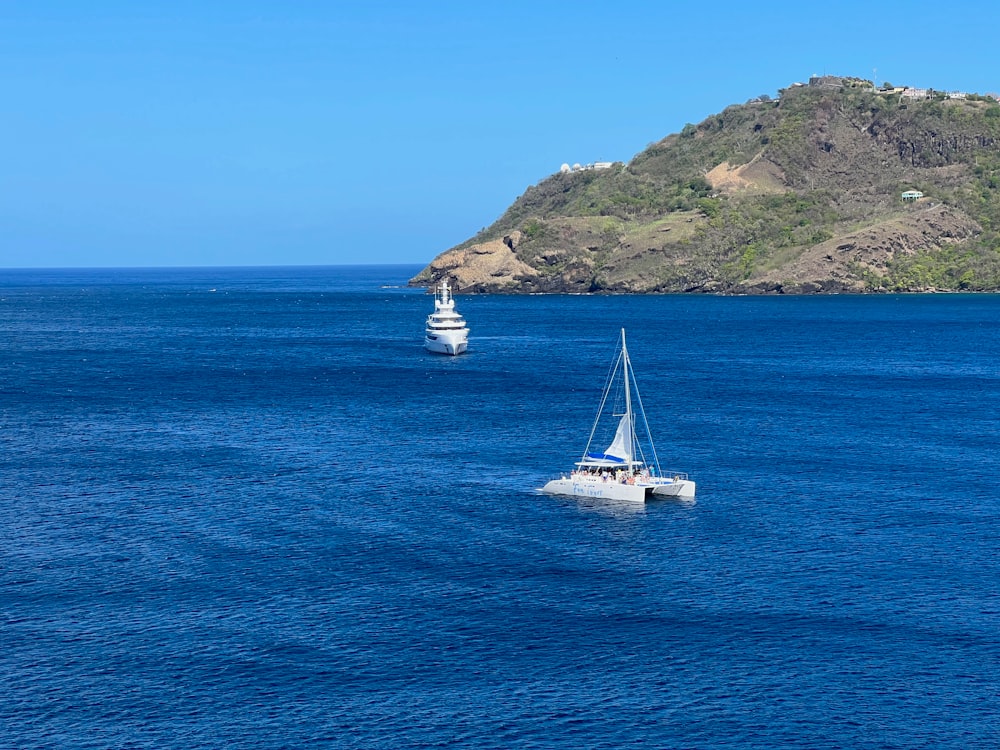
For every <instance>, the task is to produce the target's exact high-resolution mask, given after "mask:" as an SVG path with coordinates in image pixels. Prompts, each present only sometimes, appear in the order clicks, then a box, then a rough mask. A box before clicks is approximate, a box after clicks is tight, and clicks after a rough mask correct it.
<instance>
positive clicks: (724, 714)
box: [0, 269, 1000, 748]
mask: <svg viewBox="0 0 1000 750" xmlns="http://www.w3.org/2000/svg"><path fill="white" fill-rule="evenodd" d="M411 271H413V270H412V269H407V270H406V272H405V273H404V272H403V271H402V270H401V269H382V270H379V269H364V270H360V269H359V270H357V272H356V273H353V275H352V272H350V271H348V272H342V271H339V270H338V271H337V272H336V273H334V272H332V271H331V270H330V269H298V270H295V269H282V270H281V271H280V272H278V273H275V272H274V271H273V270H266V271H265V270H245V269H244V270H225V271H224V272H219V274H217V275H216V278H215V279H214V281H213V280H212V279H210V278H209V276H211V274H207V272H204V271H203V270H197V271H191V272H188V271H183V270H170V271H162V272H160V271H152V270H149V271H141V272H136V274H135V276H134V277H132V276H128V275H126V276H125V277H120V276H115V275H113V274H110V275H109V272H100V273H97V272H95V273H96V274H97V275H94V274H90V273H89V272H71V273H70V274H68V275H60V274H59V273H57V272H41V271H39V272H32V273H33V275H31V276H30V278H27V280H25V278H24V277H22V278H21V279H20V280H18V279H15V280H14V281H4V282H3V284H2V285H0V300H2V302H0V313H2V316H0V330H2V334H3V338H2V339H0V341H2V348H0V357H2V359H3V363H4V367H3V371H2V377H0V415H2V418H3V428H4V429H3V431H2V432H0V448H2V452H0V469H2V476H3V484H2V486H0V500H2V502H0V521H2V523H0V617H2V633H3V643H4V648H3V649H2V651H0V667H2V671H3V674H4V675H5V679H6V686H7V689H6V690H5V692H4V695H3V696H2V697H0V746H11V747H81V748H105V747H157V748H170V747H184V748H190V747H213V748H214V747H224V746H239V747H256V748H276V747H289V746H303V745H312V746H319V747H345V748H362V747H370V748H383V747H385V748H397V747H434V746H459V747H473V748H475V747H498V746H518V747H539V748H549V747H553V746H573V747H594V748H612V747H613V748H619V747H623V746H650V747H733V748H765V747H766V748H771V747H775V746H798V747H817V748H821V747H831V748H832V747H873V748H875V747H886V748H892V747H899V748H912V747H935V748H937V747H955V748H958V747H961V748H965V747H986V746H990V745H991V743H993V741H994V738H995V736H996V733H997V729H998V727H997V721H996V716H997V715H998V711H997V709H998V708H1000V706H998V695H997V690H996V685H997V684H998V677H1000V674H998V666H997V665H998V656H1000V639H998V637H997V635H996V633H997V618H998V616H1000V606H998V599H997V596H996V586H995V581H996V580H997V579H998V573H1000V570H998V563H997V562H996V561H997V559H998V556H997V552H998V547H1000V539H998V532H997V531H996V529H997V528H998V525H997V516H998V505H997V486H998V483H997V479H996V477H997V475H998V468H1000V467H998V463H1000V461H998V459H997V457H996V452H995V449H994V446H995V445H996V442H997V437H998V435H997V432H998V427H997V424H998V423H997V419H996V414H997V407H998V403H997V400H998V396H997V395H996V394H997V392H998V390H997V387H996V386H997V380H998V371H997V366H996V364H995V363H996V362H997V361H1000V360H998V354H1000V352H998V349H1000V338H998V333H997V324H996V322H995V321H996V320H997V319H998V316H997V312H998V303H1000V300H998V298H996V297H993V296H965V295H951V296H947V297H918V296H899V297H878V298H868V297H863V298H862V297H831V298H784V299H780V298H768V299H757V298H714V297H696V298H689V297H648V298H647V297H641V298H636V297H559V296H546V297H531V298H524V297H462V296H460V297H459V298H458V307H459V309H460V310H461V311H462V312H463V314H464V315H465V316H466V317H467V318H468V319H469V321H470V324H471V326H472V337H471V349H470V352H469V354H468V355H466V356H463V357H458V358H447V357H440V356H435V355H431V354H429V353H427V352H425V351H424V350H423V348H422V346H421V342H422V328H423V320H424V318H425V317H426V314H427V312H428V311H429V310H428V307H429V305H428V302H429V298H428V297H427V296H426V295H425V294H423V292H422V290H410V289H406V288H405V286H404V285H405V281H406V279H407V278H408V277H409V275H412V274H411ZM413 272H415V271H413ZM4 274H7V272H4ZM100 274H105V275H104V276H101V275H100ZM7 278H8V277H7V276H6V275H5V276H4V277H3V279H7ZM223 281H225V282H226V283H225V284H223V283H222V282H223ZM81 282H85V283H81ZM209 282H213V287H214V288H215V289H216V291H214V292H212V291H208V290H206V289H205V288H204V287H206V285H207V284H208V283H209ZM213 287H209V289H211V288H213ZM622 326H626V327H627V329H628V337H629V346H630V351H631V353H632V357H633V362H634V365H635V368H636V371H637V376H638V379H639V385H640V389H641V392H642V398H643V403H644V405H645V406H646V410H647V413H648V416H649V418H650V422H651V426H652V429H653V434H654V437H655V438H656V440H657V449H658V453H659V454H660V459H661V463H665V464H668V465H670V466H671V467H672V468H676V469H678V470H684V471H688V472H690V473H691V475H692V477H693V478H694V479H695V480H696V481H697V482H698V488H699V489H698V493H699V494H698V499H697V502H696V503H694V504H678V503H675V502H669V501H660V502H653V503H650V504H648V505H646V506H633V505H621V504H609V503H601V502H598V501H595V500H576V499H568V498H555V497H548V496H544V495H540V494H538V493H537V492H536V491H535V488H537V487H539V486H540V485H541V484H542V483H544V481H545V480H546V479H548V478H551V477H552V476H555V475H557V474H558V473H559V472H560V471H565V470H567V469H569V468H570V466H571V465H572V462H573V460H575V458H576V457H578V455H579V453H580V451H581V450H582V449H583V446H584V444H585V442H586V438H587V434H588V432H589V429H590V426H591V420H592V419H593V416H594V414H595V412H596V408H597V399H598V397H599V395H600V389H601V386H602V385H603V382H604V377H605V375H606V373H607V368H608V366H609V365H610V361H611V357H612V356H613V354H614V349H615V339H616V337H617V334H618V329H619V328H620V327H622Z"/></svg>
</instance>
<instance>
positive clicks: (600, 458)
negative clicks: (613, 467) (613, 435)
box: [587, 453, 625, 464]
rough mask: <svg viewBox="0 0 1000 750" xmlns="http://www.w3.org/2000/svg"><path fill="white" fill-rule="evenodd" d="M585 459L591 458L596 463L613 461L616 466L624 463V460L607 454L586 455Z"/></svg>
mask: <svg viewBox="0 0 1000 750" xmlns="http://www.w3.org/2000/svg"><path fill="white" fill-rule="evenodd" d="M587 458H593V459H595V460H597V461H613V462H614V463H616V464H623V463H625V459H624V458H622V457H621V456H612V455H610V454H608V453H588V454H587Z"/></svg>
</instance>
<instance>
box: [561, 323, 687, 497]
mask: <svg viewBox="0 0 1000 750" xmlns="http://www.w3.org/2000/svg"><path fill="white" fill-rule="evenodd" d="M614 417H618V426H617V428H616V429H615V433H614V438H613V439H612V441H611V444H610V445H609V446H608V447H607V448H606V449H605V450H603V451H591V445H592V444H593V443H595V442H596V441H598V440H599V438H598V437H597V436H598V435H599V434H600V428H601V427H602V425H604V426H607V432H610V429H611V427H610V425H613V424H614V421H613V420H614ZM609 423H610V424H609ZM637 428H638V431H637ZM640 436H642V441H641V442H640ZM601 444H602V443H600V442H597V445H601ZM643 444H645V448H644V447H643ZM647 451H648V453H647ZM542 492H545V493H548V494H550V495H575V496H578V497H598V498H607V499H609V500H628V501H632V502H639V503H642V502H645V501H646V500H649V499H651V498H653V497H676V498H681V499H684V500H693V499H694V494H695V484H694V482H693V481H692V480H691V479H689V478H688V475H687V474H686V473H683V472H675V471H668V472H663V471H661V470H660V462H659V459H658V458H657V456H656V448H655V447H654V446H653V438H652V436H651V435H650V432H649V423H648V422H647V421H646V412H645V410H644V409H643V407H642V399H641V398H640V396H639V388H638V386H637V384H636V382H635V373H634V372H633V371H632V363H631V360H630V359H629V355H628V348H627V347H626V346H625V329H624V328H623V329H622V337H621V351H619V352H618V356H617V358H616V360H615V363H614V366H613V367H612V368H611V373H610V375H609V376H608V382H607V384H606V385H605V387H604V395H603V396H602V397H601V405H600V406H599V407H598V409H597V417H596V418H595V419H594V425H593V427H592V428H591V430H590V438H589V439H588V441H587V447H586V448H584V450H583V456H582V457H581V458H580V460H579V461H577V462H576V468H575V469H573V471H572V472H570V474H569V476H567V475H565V474H563V476H562V477H560V478H559V479H553V480H551V481H550V482H547V483H546V485H545V486H544V487H542Z"/></svg>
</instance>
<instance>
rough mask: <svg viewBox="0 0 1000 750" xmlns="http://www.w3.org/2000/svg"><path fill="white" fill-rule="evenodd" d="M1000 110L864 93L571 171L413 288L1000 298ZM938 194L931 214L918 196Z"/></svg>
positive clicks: (788, 97) (827, 91)
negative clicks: (443, 283) (955, 293)
mask: <svg viewBox="0 0 1000 750" xmlns="http://www.w3.org/2000/svg"><path fill="white" fill-rule="evenodd" d="M998 171H1000V105H997V103H996V102H992V101H986V100H982V101H979V100H972V101H969V100H944V99H943V98H942V97H938V98H932V99H929V100H926V101H906V100H903V99H902V98H900V96H899V95H898V94H878V93H874V92H872V91H870V90H866V89H864V88H859V87H858V86H855V85H853V84H850V83H845V84H844V85H843V86H841V87H840V88H832V89H831V88H822V89H816V90H813V89H811V88H810V87H797V88H793V89H789V90H786V91H785V92H783V93H782V97H781V99H780V101H778V102H771V101H754V102H749V103H747V104H745V105H739V106H734V107H729V108H727V109H726V110H725V111H724V112H722V113H720V114H719V115H714V116H712V117H710V118H708V119H707V120H705V121H704V122H702V123H701V124H699V125H698V126H687V127H686V128H685V129H684V131H683V132H682V133H680V134H674V135H671V136H668V137H667V138H665V139H663V140H662V141H659V142H658V143H655V144H653V145H652V146H650V147H649V148H648V149H646V150H645V151H643V152H642V153H640V154H638V155H637V156H636V157H635V158H634V159H633V160H632V161H631V162H630V163H629V164H627V165H626V164H616V165H614V167H613V168H611V169H608V170H602V171H599V172H598V171H591V172H581V173H570V174H556V175H552V176H551V177H549V178H547V179H546V180H543V181H542V182H541V183H539V184H538V185H535V186H532V187H531V188H529V189H528V190H527V191H526V192H525V193H524V194H523V195H522V196H521V197H519V198H518V199H517V200H516V201H515V202H514V204H513V205H512V206H511V207H510V208H509V209H508V210H507V211H506V212H505V213H504V215H503V216H502V217H500V219H498V220H497V222H496V223H495V224H494V225H493V226H491V227H490V228H489V229H487V230H485V231H484V232H483V233H482V234H481V235H480V236H478V237H476V238H473V239H470V240H469V241H467V242H465V243H462V244H461V245H459V246H457V247H455V248H452V249H451V250H448V251H446V252H444V253H442V254H441V255H439V256H438V257H437V258H435V259H434V260H433V261H432V262H431V264H430V265H429V266H427V268H425V269H424V270H423V271H422V272H421V273H420V274H419V275H418V276H417V277H415V278H414V279H413V280H412V282H411V283H413V284H415V285H431V284H433V283H435V282H436V281H437V280H438V279H440V278H442V277H448V278H449V279H450V280H451V281H452V283H453V284H454V285H455V287H456V288H457V289H458V290H460V291H463V292H503V293H531V292H563V293H566V292H608V293H630V292H631V293H651V292H712V293H730V294H746V293H750V294H776V293H822V292H879V291H904V290H905V291H929V290H945V289H971V290H979V289H989V290H996V289H1000V239H998V235H997V232H996V229H995V228H997V227H1000V178H998V176H997V175H998ZM910 189H916V190H919V191H921V192H922V193H923V196H924V197H922V198H920V199H919V200H916V201H914V202H904V201H902V200H901V195H902V192H903V191H906V190H910Z"/></svg>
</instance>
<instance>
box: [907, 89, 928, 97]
mask: <svg viewBox="0 0 1000 750" xmlns="http://www.w3.org/2000/svg"><path fill="white" fill-rule="evenodd" d="M900 96H901V97H903V98H904V99H926V98H927V97H928V96H930V93H929V92H928V91H927V89H910V88H907V89H903V91H902V92H901V93H900Z"/></svg>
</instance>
